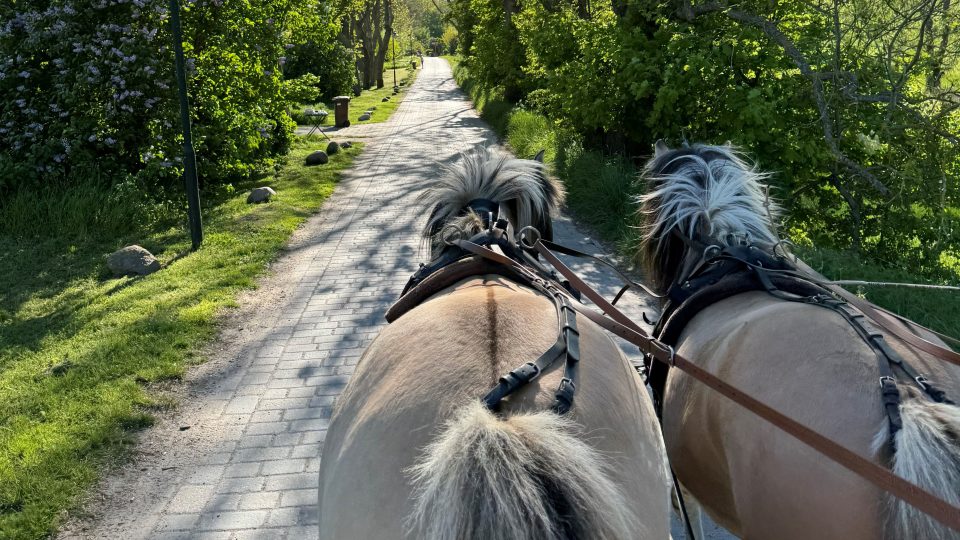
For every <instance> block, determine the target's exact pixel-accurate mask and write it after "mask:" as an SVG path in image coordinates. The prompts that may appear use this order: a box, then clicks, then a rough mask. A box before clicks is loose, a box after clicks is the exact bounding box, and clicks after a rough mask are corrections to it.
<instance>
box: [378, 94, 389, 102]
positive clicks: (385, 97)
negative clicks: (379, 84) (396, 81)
mask: <svg viewBox="0 0 960 540" xmlns="http://www.w3.org/2000/svg"><path fill="white" fill-rule="evenodd" d="M380 101H381V102H382V103H386V102H388V101H390V96H384V97H383V99H381V100H380Z"/></svg>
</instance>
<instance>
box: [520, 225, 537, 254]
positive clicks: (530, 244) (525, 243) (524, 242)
mask: <svg viewBox="0 0 960 540" xmlns="http://www.w3.org/2000/svg"><path fill="white" fill-rule="evenodd" d="M528 229H529V230H530V231H531V232H532V234H533V235H534V238H535V240H533V241H532V242H528V241H527V239H526V235H525V233H526V232H527V230H528ZM540 238H541V236H540V231H539V230H537V228H536V227H534V226H532V225H527V226H526V227H524V228H522V229H520V230H519V231H517V239H518V240H519V242H520V247H523V248H526V249H533V248H534V247H535V246H536V244H537V242H539V241H540Z"/></svg>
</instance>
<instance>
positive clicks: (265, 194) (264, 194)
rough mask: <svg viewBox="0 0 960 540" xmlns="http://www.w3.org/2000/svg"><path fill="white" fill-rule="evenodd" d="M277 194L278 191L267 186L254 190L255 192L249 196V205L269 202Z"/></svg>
mask: <svg viewBox="0 0 960 540" xmlns="http://www.w3.org/2000/svg"><path fill="white" fill-rule="evenodd" d="M276 194H277V192H276V191H274V190H273V189H272V188H268V187H266V186H264V187H258V188H254V190H253V191H251V192H250V194H249V195H247V204H260V203H262V202H267V201H269V200H270V197H273V196H274V195H276Z"/></svg>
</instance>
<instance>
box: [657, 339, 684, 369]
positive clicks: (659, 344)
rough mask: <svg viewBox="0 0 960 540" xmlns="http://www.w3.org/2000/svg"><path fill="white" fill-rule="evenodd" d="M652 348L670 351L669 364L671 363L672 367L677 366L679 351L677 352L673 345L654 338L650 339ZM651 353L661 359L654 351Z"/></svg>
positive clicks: (665, 351)
mask: <svg viewBox="0 0 960 540" xmlns="http://www.w3.org/2000/svg"><path fill="white" fill-rule="evenodd" d="M650 348H652V349H657V350H658V351H660V352H664V353H670V357H669V358H667V365H669V366H670V367H675V366H676V356H677V353H676V351H675V350H674V349H673V345H667V344H666V343H663V342H662V341H658V340H656V339H652V340H650ZM650 354H651V356H653V357H654V358H656V359H657V360H660V359H659V358H657V355H656V354H654V353H653V352H651V353H650ZM662 361H663V360H661V362H662Z"/></svg>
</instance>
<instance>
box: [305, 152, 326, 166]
mask: <svg viewBox="0 0 960 540" xmlns="http://www.w3.org/2000/svg"><path fill="white" fill-rule="evenodd" d="M328 161H330V158H329V157H327V153H326V152H324V151H323V150H317V151H316V152H314V153H312V154H310V155H309V156H307V161H306V164H307V165H308V166H309V165H326V164H327V162H328Z"/></svg>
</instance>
